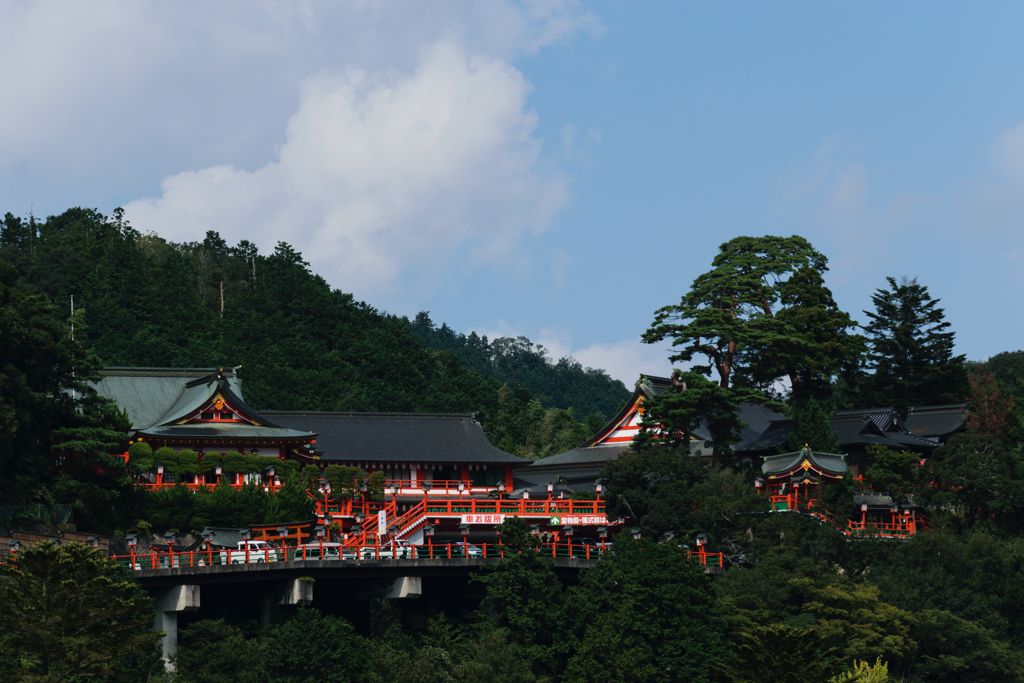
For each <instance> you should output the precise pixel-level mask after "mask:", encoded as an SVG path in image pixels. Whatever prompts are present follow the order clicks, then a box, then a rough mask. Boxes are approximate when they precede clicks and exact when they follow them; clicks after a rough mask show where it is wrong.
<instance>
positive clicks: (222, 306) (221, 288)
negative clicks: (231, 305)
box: [220, 280, 224, 318]
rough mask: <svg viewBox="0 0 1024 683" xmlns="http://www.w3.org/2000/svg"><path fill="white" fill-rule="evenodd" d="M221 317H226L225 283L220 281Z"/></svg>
mask: <svg viewBox="0 0 1024 683" xmlns="http://www.w3.org/2000/svg"><path fill="white" fill-rule="evenodd" d="M220 317H222V318H223V317H224V281H223V280H221V281H220Z"/></svg>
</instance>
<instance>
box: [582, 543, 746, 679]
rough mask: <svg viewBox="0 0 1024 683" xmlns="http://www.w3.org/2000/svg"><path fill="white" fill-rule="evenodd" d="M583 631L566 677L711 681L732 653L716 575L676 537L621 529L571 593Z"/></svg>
mask: <svg viewBox="0 0 1024 683" xmlns="http://www.w3.org/2000/svg"><path fill="white" fill-rule="evenodd" d="M567 612H568V613H569V614H570V615H571V617H570V621H571V623H573V624H574V626H575V629H574V634H575V638H574V639H573V640H571V641H566V642H564V643H563V645H564V646H565V650H566V651H567V654H568V661H567V665H566V672H565V675H564V677H563V679H562V680H565V681H572V682H577V681H578V682H580V683H582V682H584V681H586V682H589V681H608V682H612V681H652V682H654V681H666V682H667V681H672V682H676V681H678V682H679V683H683V682H687V683H689V682H694V683H699V682H701V681H710V680H711V675H710V669H711V667H712V666H713V665H714V664H716V663H720V662H726V661H728V660H729V659H731V652H730V648H729V645H728V640H727V638H726V623H725V620H724V619H723V618H722V616H721V614H720V613H719V611H718V609H717V605H716V599H715V594H714V590H713V589H712V586H711V581H710V577H708V576H706V575H705V574H704V572H703V570H702V569H701V568H700V567H697V566H695V565H692V564H690V563H689V561H688V560H687V553H686V549H685V548H683V546H682V545H680V544H679V543H676V542H668V543H655V542H653V541H651V540H643V541H639V542H637V541H633V540H631V539H628V538H626V537H625V536H620V537H619V538H618V539H616V541H615V552H614V554H611V555H609V556H607V557H605V558H602V559H601V560H600V561H599V562H598V563H597V565H596V566H594V567H593V568H592V569H589V570H587V571H586V572H584V573H583V574H582V576H581V577H580V584H579V586H578V587H577V588H574V589H573V590H572V591H571V593H570V596H569V598H568V601H567Z"/></svg>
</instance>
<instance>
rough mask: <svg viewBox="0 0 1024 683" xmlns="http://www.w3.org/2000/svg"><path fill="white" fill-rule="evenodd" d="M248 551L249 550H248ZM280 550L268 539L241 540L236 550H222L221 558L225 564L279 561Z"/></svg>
mask: <svg viewBox="0 0 1024 683" xmlns="http://www.w3.org/2000/svg"><path fill="white" fill-rule="evenodd" d="M247 551H248V552H247ZM281 559H283V558H281V557H279V556H278V550H277V549H276V548H274V547H273V546H272V545H270V544H269V543H267V542H266V541H239V542H238V547H237V548H236V549H235V550H221V551H220V560H221V562H222V563H223V564H245V563H246V562H248V563H249V564H261V563H264V562H278V561H280V560H281Z"/></svg>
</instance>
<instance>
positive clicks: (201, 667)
mask: <svg viewBox="0 0 1024 683" xmlns="http://www.w3.org/2000/svg"><path fill="white" fill-rule="evenodd" d="M265 645H266V644H265V642H264V641H263V640H262V639H260V638H246V636H245V633H243V631H242V629H240V628H238V627H237V626H234V625H232V624H229V623H227V622H226V621H224V620H223V619H218V620H212V619H204V620H202V621H197V622H196V623H194V624H192V625H191V626H189V627H188V628H185V629H182V630H180V631H178V651H177V652H176V653H175V654H174V656H173V657H172V661H173V662H174V667H175V671H176V673H177V675H178V676H179V677H180V678H182V679H183V680H185V681H188V683H262V681H263V680H264V676H265V670H264V661H263V652H264V648H265Z"/></svg>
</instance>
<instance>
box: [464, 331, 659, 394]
mask: <svg viewBox="0 0 1024 683" xmlns="http://www.w3.org/2000/svg"><path fill="white" fill-rule="evenodd" d="M470 332H476V333H477V334H478V335H480V336H482V337H487V338H488V339H490V340H494V339H497V338H498V337H519V336H527V335H524V334H523V333H522V331H520V330H517V329H515V328H513V327H512V326H511V325H509V324H508V323H507V322H506V321H505V320H504V319H501V320H499V321H498V322H497V323H495V324H494V325H493V326H492V327H490V328H487V329H483V328H478V327H474V328H471V329H469V330H466V334H469V333H470ZM530 341H532V342H533V343H534V344H539V345H540V346H543V347H544V349H545V350H546V351H547V358H548V361H549V362H551V363H555V362H558V361H559V360H560V359H562V358H565V357H570V358H575V359H576V360H577V361H579V363H580V364H581V365H582V366H583V367H585V368H597V369H599V370H604V371H605V372H607V373H608V375H609V376H610V377H612V378H613V379H617V380H619V381H621V382H622V383H623V384H625V385H626V386H627V387H628V388H632V387H633V385H634V384H635V383H636V380H637V379H638V378H639V377H640V374H641V373H643V374H647V375H656V376H668V375H669V374H671V372H672V365H671V364H670V363H669V362H668V357H669V354H671V352H672V345H671V343H670V342H660V343H658V344H644V343H643V342H641V341H640V338H639V337H636V338H634V339H623V340H622V341H618V342H613V343H611V344H591V345H590V346H584V347H578V348H577V347H575V346H573V342H572V335H571V334H569V333H568V332H567V331H565V330H557V329H555V328H545V329H543V330H541V331H540V333H539V334H538V335H537V336H536V338H533V339H530Z"/></svg>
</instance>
